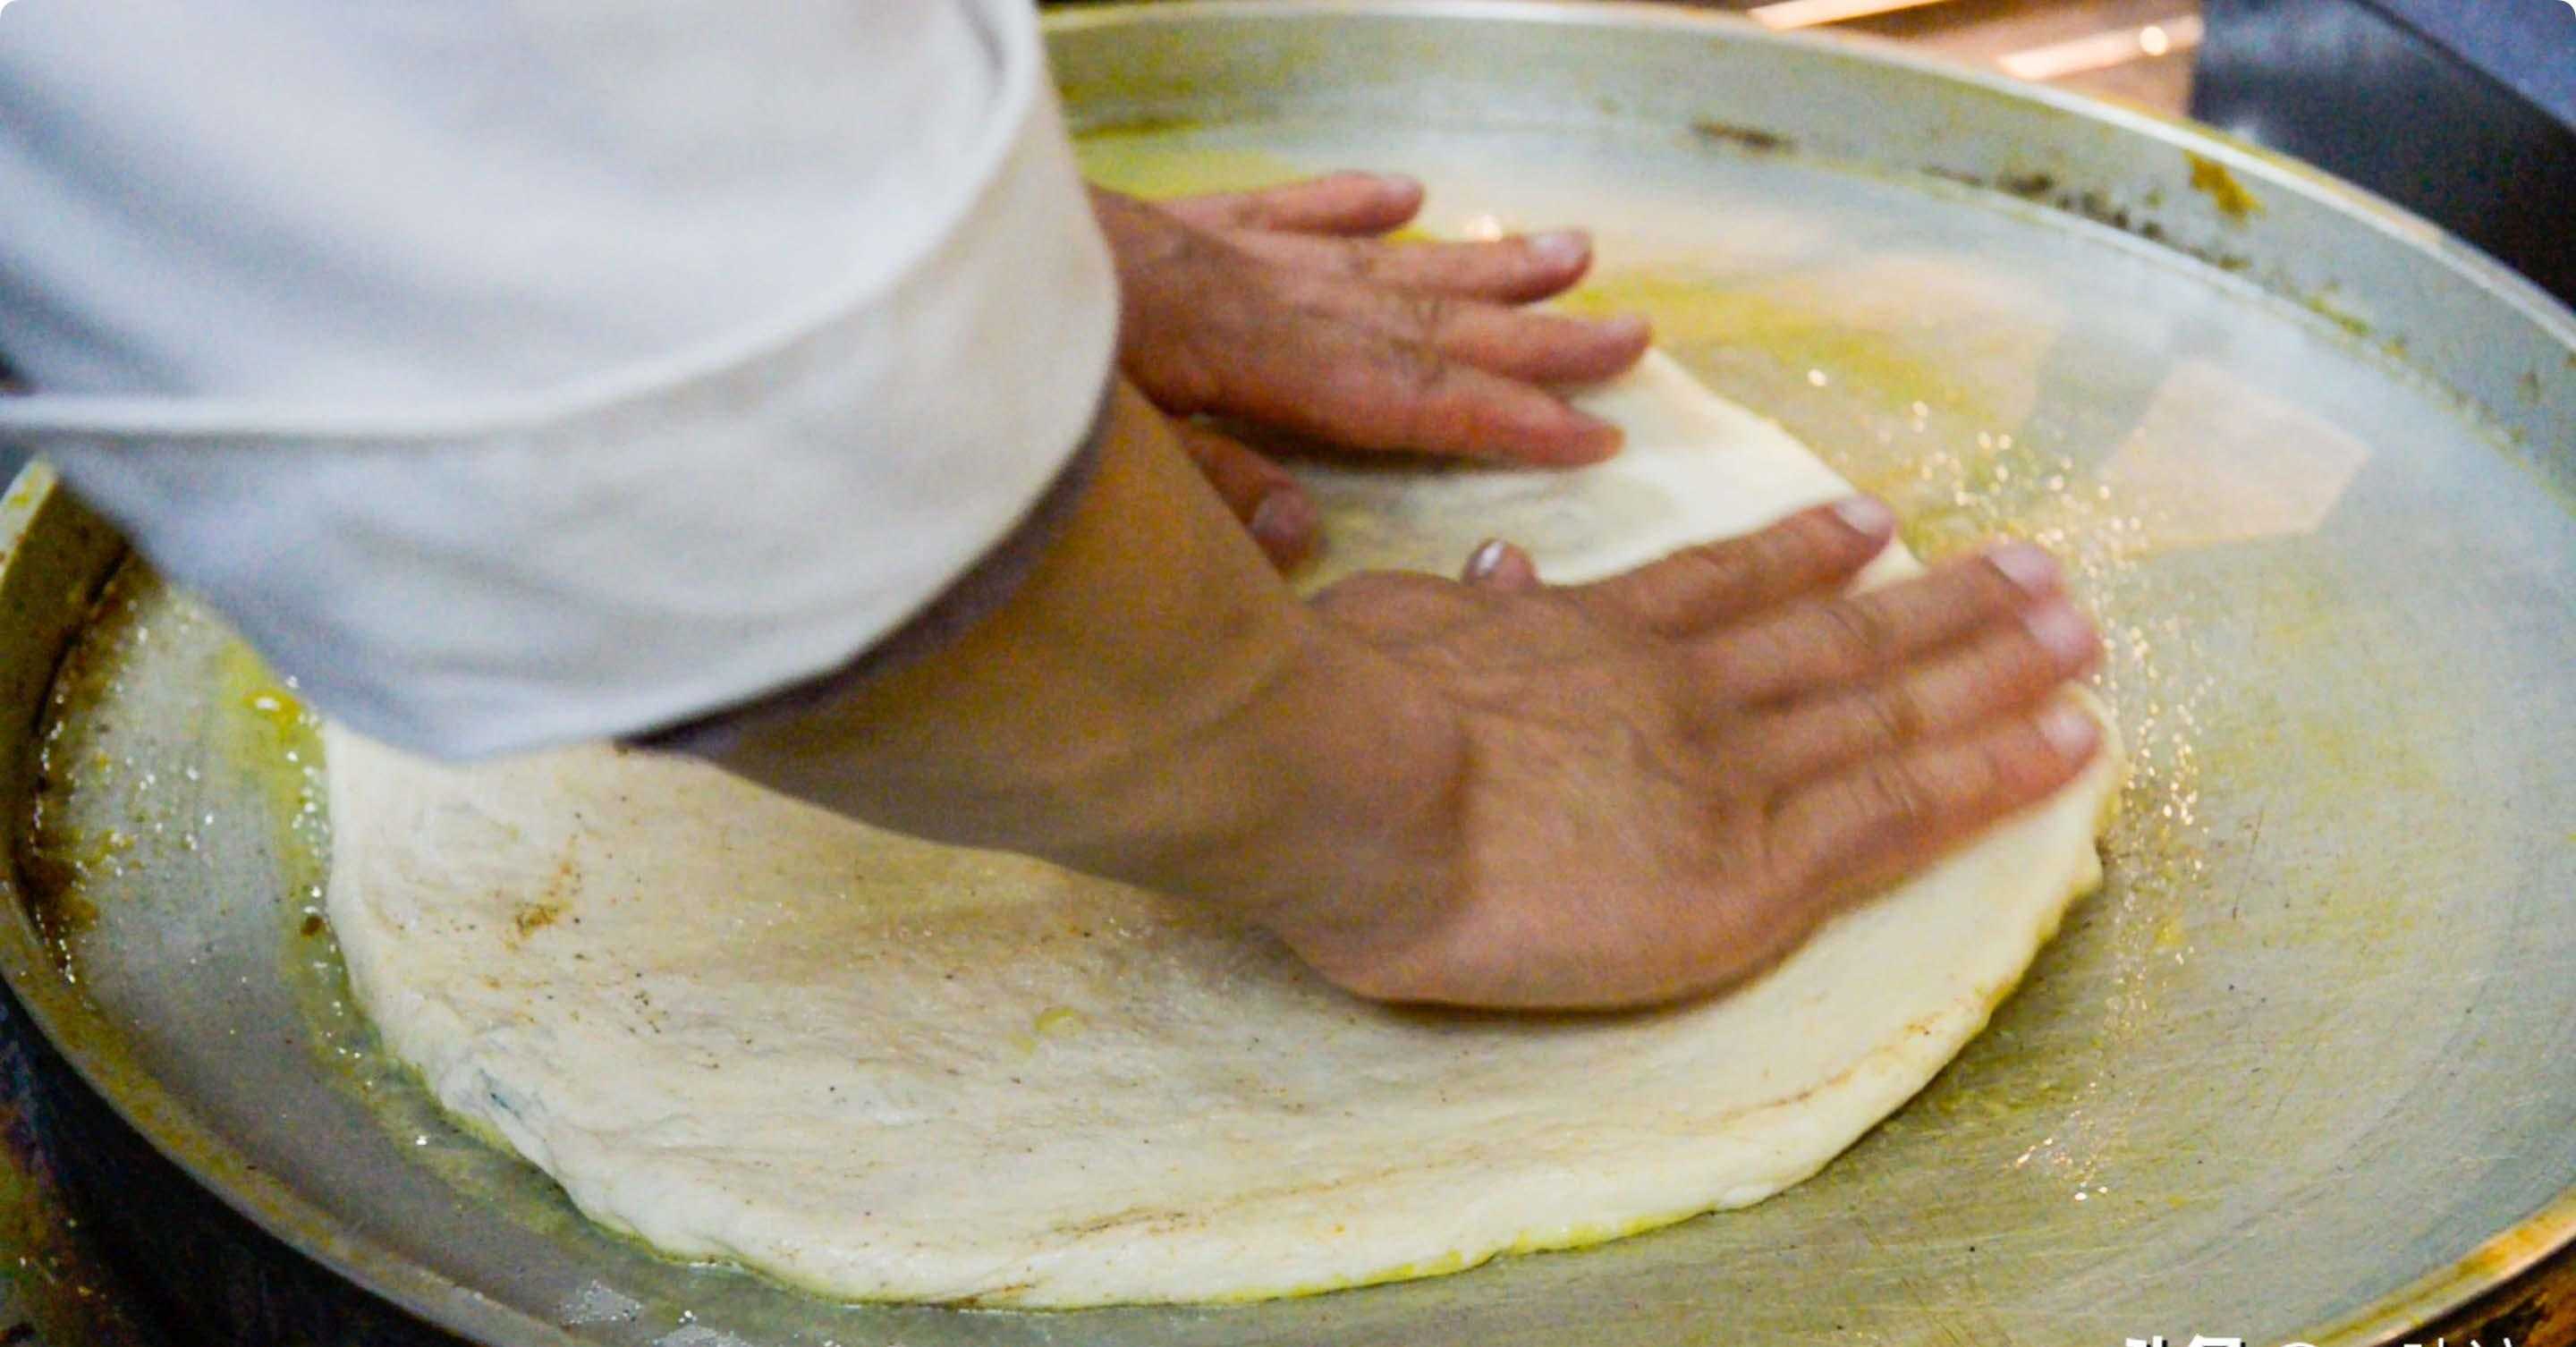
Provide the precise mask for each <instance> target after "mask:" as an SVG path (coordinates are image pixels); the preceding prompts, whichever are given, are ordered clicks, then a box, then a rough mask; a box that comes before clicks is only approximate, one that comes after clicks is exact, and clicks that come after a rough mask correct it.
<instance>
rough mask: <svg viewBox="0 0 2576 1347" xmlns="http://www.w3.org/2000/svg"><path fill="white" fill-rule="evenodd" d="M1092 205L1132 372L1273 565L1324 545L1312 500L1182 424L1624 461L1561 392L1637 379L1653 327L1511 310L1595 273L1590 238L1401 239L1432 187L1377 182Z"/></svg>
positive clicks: (1530, 458) (1369, 445)
mask: <svg viewBox="0 0 2576 1347" xmlns="http://www.w3.org/2000/svg"><path fill="white" fill-rule="evenodd" d="M1092 204H1093V208H1094V212H1095V214H1096V215H1097V216H1098V217H1099V220H1100V224H1101V227H1102V229H1103V231H1104V232H1105V233H1106V234H1107V235H1108V238H1109V242H1110V247H1111V250H1112V251H1113V252H1114V253H1115V254H1116V255H1117V259H1118V274H1119V281H1120V285H1121V289H1122V293H1123V296H1124V306H1125V312H1124V314H1123V317H1122V323H1121V328H1120V349H1119V362H1120V366H1121V369H1122V371H1123V372H1124V373H1125V374H1126V376H1127V377H1128V378H1129V379H1131V380H1133V381H1134V382H1135V383H1136V385H1137V386H1138V387H1139V388H1140V389H1142V390H1143V392H1144V393H1145V395H1146V396H1147V397H1148V398H1150V399H1151V400H1152V401H1153V402H1154V403H1155V404H1156V405H1157V406H1159V407H1161V408H1162V409H1163V410H1164V411H1166V412H1168V413H1171V414H1172V415H1173V416H1174V417H1176V418H1181V419H1180V420H1179V423H1178V428H1177V433H1178V435H1179V437H1180V440H1181V443H1182V446H1183V447H1184V448H1185V449H1187V450H1188V452H1189V454H1190V456H1191V457H1192V458H1193V459H1194V460H1195V461H1196V462H1197V463H1198V465H1199V468H1200V470H1201V471H1202V472H1203V473H1205V474H1206V476H1207V478H1208V480H1209V482H1210V483H1211V484H1212V485H1213V486H1215V488H1216V490H1217V493H1218V495H1220V496H1221V497H1223V498H1224V500H1225V502H1226V504H1227V506H1228V508H1229V509H1231V510H1232V511H1233V512H1234V514H1235V516H1236V517H1237V518H1238V519H1240V520H1242V521H1243V522H1244V524H1245V525H1246V526H1247V527H1248V528H1249V529H1250V530H1251V532H1252V535H1253V537H1254V538H1255V540H1257V541H1258V542H1259V543H1260V544H1261V547H1262V550H1263V552H1264V553H1266V554H1267V555H1268V556H1269V557H1270V558H1271V561H1272V562H1273V563H1274V564H1276V565H1279V566H1282V567H1285V566H1288V565H1292V564H1294V563H1295V562H1296V561H1297V560H1299V559H1300V558H1302V557H1303V556H1305V555H1306V553H1307V552H1309V551H1310V550H1312V548H1313V546H1314V544H1315V535H1316V528H1317V523H1318V520H1317V515H1316V511H1315V507H1314V504H1313V502H1312V501H1310V500H1308V499H1307V497H1306V495H1305V493H1304V491H1303V490H1301V489H1300V488H1299V487H1298V486H1297V484H1296V482H1295V480H1294V479H1293V478H1291V477H1290V476H1289V475H1288V473H1287V472H1286V471H1285V470H1284V469H1282V468H1280V467H1279V465H1277V464H1275V463H1273V462H1271V461H1270V460H1268V459H1267V458H1264V457H1263V456H1261V455H1260V454H1259V453H1257V452H1255V451H1254V450H1253V449H1251V448H1249V447H1248V446H1246V445H1244V444H1242V443H1241V442H1240V441H1237V440H1235V439H1233V438H1231V437H1229V436H1227V435H1225V434H1223V433H1221V432H1219V431H1217V430H1215V429H1213V428H1210V427H1208V426H1205V425H1202V424H1197V423H1194V422H1191V421H1189V420H1188V419H1186V418H1188V417H1191V416H1195V415H1199V414H1203V413H1204V414H1212V415H1217V416H1225V417H1232V418H1236V419H1240V420H1244V421H1248V422H1257V423H1261V424H1265V425H1270V426H1276V427H1279V428H1282V429H1286V430H1290V431H1294V432H1297V433H1300V434H1304V435H1309V436H1313V437H1315V438H1317V439H1320V440H1322V441H1325V442H1327V443H1330V444H1334V445H1338V446H1341V447H1345V448H1353V449H1412V450H1423V451H1428V452H1433V453H1444V454H1461V455H1470V456H1475V457H1482V458H1500V459H1509V460H1514V461H1518V462H1525V463H1538V464H1580V463H1589V462H1594V461H1596V460H1598V459H1601V458H1604V457H1607V456H1608V455H1609V454H1610V453H1612V452H1613V451H1615V450H1616V449H1617V447H1618V443H1619V431H1618V429H1617V427H1615V426H1612V425H1610V424H1609V423H1608V422H1606V421H1602V420H1599V419H1597V418H1594V417H1591V416H1587V415H1585V414H1583V413H1582V412H1579V411H1577V410H1575V409H1574V408H1573V407H1572V406H1570V405H1568V404H1567V403H1566V402H1565V401H1564V400H1563V399H1562V398H1560V397H1557V396H1556V395H1554V394H1553V393H1550V392H1548V391H1547V390H1546V387H1545V385H1550V384H1560V383H1576V382H1584V381H1589V380H1595V379H1601V378H1606V377H1608V376H1610V375H1612V374H1616V373H1618V372H1619V371H1621V370H1623V369H1626V368H1627V367H1628V366H1629V365H1631V364H1633V363H1635V362H1636V360H1637V358H1638V357H1639V356H1640V355H1642V354H1644V352H1645V349H1646V345H1647V341H1648V335H1649V334H1648V331H1647V327H1646V324H1645V322H1644V321H1643V320H1642V319H1638V318H1634V317H1623V318H1613V319H1609V320H1606V321H1591V320H1586V319H1580V318H1573V317H1568V316H1565V315H1561V314H1552V313H1543V312H1536V311H1531V310H1526V309H1521V308H1518V307H1515V306H1517V305H1522V304H1526V303H1528V302H1530V301H1532V300H1538V299H1544V298H1546V297H1548V296H1550V295H1553V294H1556V293H1558V292H1560V291H1562V290H1565V289H1566V288H1568V287H1569V286H1572V285H1573V284H1574V283H1575V282H1576V281H1577V280H1579V279H1580V278H1581V277H1582V275H1583V272H1584V270H1585V268H1586V267H1587V266H1589V265H1590V262H1591V247H1590V243H1589V241H1588V240H1586V239H1585V238H1584V237H1583V236H1582V235H1580V234H1573V233H1559V234H1545V235H1538V236H1533V237H1516V238H1506V239H1499V240H1494V241H1491V242H1475V243H1395V242H1390V241H1388V240H1386V239H1385V238H1384V237H1383V236H1384V235H1385V234H1387V233H1388V232H1390V231H1392V230H1394V229H1396V228H1397V227H1399V226H1401V225H1403V224H1404V223H1405V222H1406V221H1407V220H1410V219H1412V218H1413V216H1414V214H1415V212H1416V211H1418V210H1419V209H1421V205H1422V188H1421V185H1420V184H1418V183H1415V182H1412V181H1409V180H1406V179H1401V178H1387V177H1380V176H1376V175H1371V174H1362V173H1342V174H1335V175H1332V176H1330V177H1323V178H1314V179H1309V180H1306V181H1303V182H1297V183H1291V184H1288V185H1286V186H1282V187H1274V188H1269V189H1265V190H1262V191H1256V192H1243V193H1226V194H1220V195H1213V196H1199V197H1185V198H1181V199H1179V200H1174V201H1165V202H1159V203H1149V202H1145V201H1140V200H1137V199H1136V198H1133V197H1127V196H1122V195H1120V194H1118V193H1115V192H1110V191H1106V190H1103V189H1098V188H1095V189H1093V193H1092Z"/></svg>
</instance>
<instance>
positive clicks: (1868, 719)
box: [1850, 684, 1925, 752]
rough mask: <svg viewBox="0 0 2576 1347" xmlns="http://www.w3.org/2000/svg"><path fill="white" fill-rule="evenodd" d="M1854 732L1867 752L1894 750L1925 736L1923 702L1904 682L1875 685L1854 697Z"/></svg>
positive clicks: (1859, 746)
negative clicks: (1875, 686)
mask: <svg viewBox="0 0 2576 1347" xmlns="http://www.w3.org/2000/svg"><path fill="white" fill-rule="evenodd" d="M1850 707H1851V711H1852V716H1853V735H1852V737H1853V738H1854V739H1855V740H1857V741H1858V742H1857V745H1856V746H1857V747H1858V748H1859V749H1861V750H1862V751H1864V752H1869V751H1876V750H1884V749H1893V748H1897V747H1901V746H1903V745H1905V744H1910V743H1912V742H1914V741H1915V740H1916V739H1919V738H1921V737H1922V735H1923V726H1924V720H1925V717H1924V714H1923V704H1922V701H1921V700H1920V699H1919V698H1918V697H1916V696H1915V695H1914V693H1913V692H1912V691H1911V690H1909V689H1908V688H1906V687H1905V686H1904V685H1902V684H1896V685H1892V686H1887V687H1878V688H1872V689H1870V690H1869V691H1867V692H1863V693H1861V694H1860V695H1858V696H1856V697H1854V698H1852V699H1851V702H1850Z"/></svg>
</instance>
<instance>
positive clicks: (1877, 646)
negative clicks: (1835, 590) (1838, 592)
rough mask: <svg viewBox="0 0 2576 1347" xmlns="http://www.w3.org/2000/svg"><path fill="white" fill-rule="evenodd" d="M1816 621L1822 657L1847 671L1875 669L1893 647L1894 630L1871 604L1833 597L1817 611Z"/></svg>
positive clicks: (1894, 647) (1894, 642)
mask: <svg viewBox="0 0 2576 1347" xmlns="http://www.w3.org/2000/svg"><path fill="white" fill-rule="evenodd" d="M1817 623H1818V625H1817V627H1816V638H1817V641H1818V643H1819V644H1820V645H1821V646H1822V647H1823V652H1824V654H1825V656H1826V658H1827V659H1828V660H1829V661H1830V662H1832V663H1833V664H1835V665H1837V666H1838V667H1840V668H1842V669H1844V670H1845V671H1848V672H1860V671H1863V670H1867V669H1873V668H1876V667H1877V666H1878V665H1880V664H1882V663H1884V662H1886V660H1887V658H1888V656H1889V655H1890V654H1891V653H1892V652H1893V651H1894V650H1895V649H1896V632H1895V630H1894V629H1893V628H1892V627H1891V626H1890V625H1889V623H1888V620H1887V618H1886V616H1885V615H1884V614H1883V613H1881V612H1880V611H1879V609H1878V607H1877V605H1875V604H1871V603H1868V602H1864V601H1860V600H1854V599H1837V600H1835V601H1833V602H1831V603H1828V604H1825V605H1824V606H1823V607H1822V608H1820V609H1819V610H1818V612H1817Z"/></svg>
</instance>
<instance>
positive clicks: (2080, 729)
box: [2039, 702, 2102, 760]
mask: <svg viewBox="0 0 2576 1347" xmlns="http://www.w3.org/2000/svg"><path fill="white" fill-rule="evenodd" d="M2039 737H2040V738H2042V739H2045V740H2047V741H2048V746H2049V747H2050V748H2053V749H2056V750H2057V755H2058V756H2059V757H2062V758H2066V759H2069V760H2073V759H2079V758H2082V757H2084V756H2085V755H2086V754H2089V753H2091V752H2092V751H2093V746H2094V745H2095V744H2097V743H2099V742H2101V739H2102V727H2101V726H2099V725H2096V724H2094V723H2093V717H2091V716H2089V715H2086V714H2085V713H2084V712H2083V711H2082V710H2080V709H2078V708H2076V707H2074V706H2070V705H2068V704H2066V703H2065V702H2059V703H2057V704H2056V705H2054V706H2051V707H2049V708H2048V709H2047V710H2045V711H2042V712H2040V713H2039Z"/></svg>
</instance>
